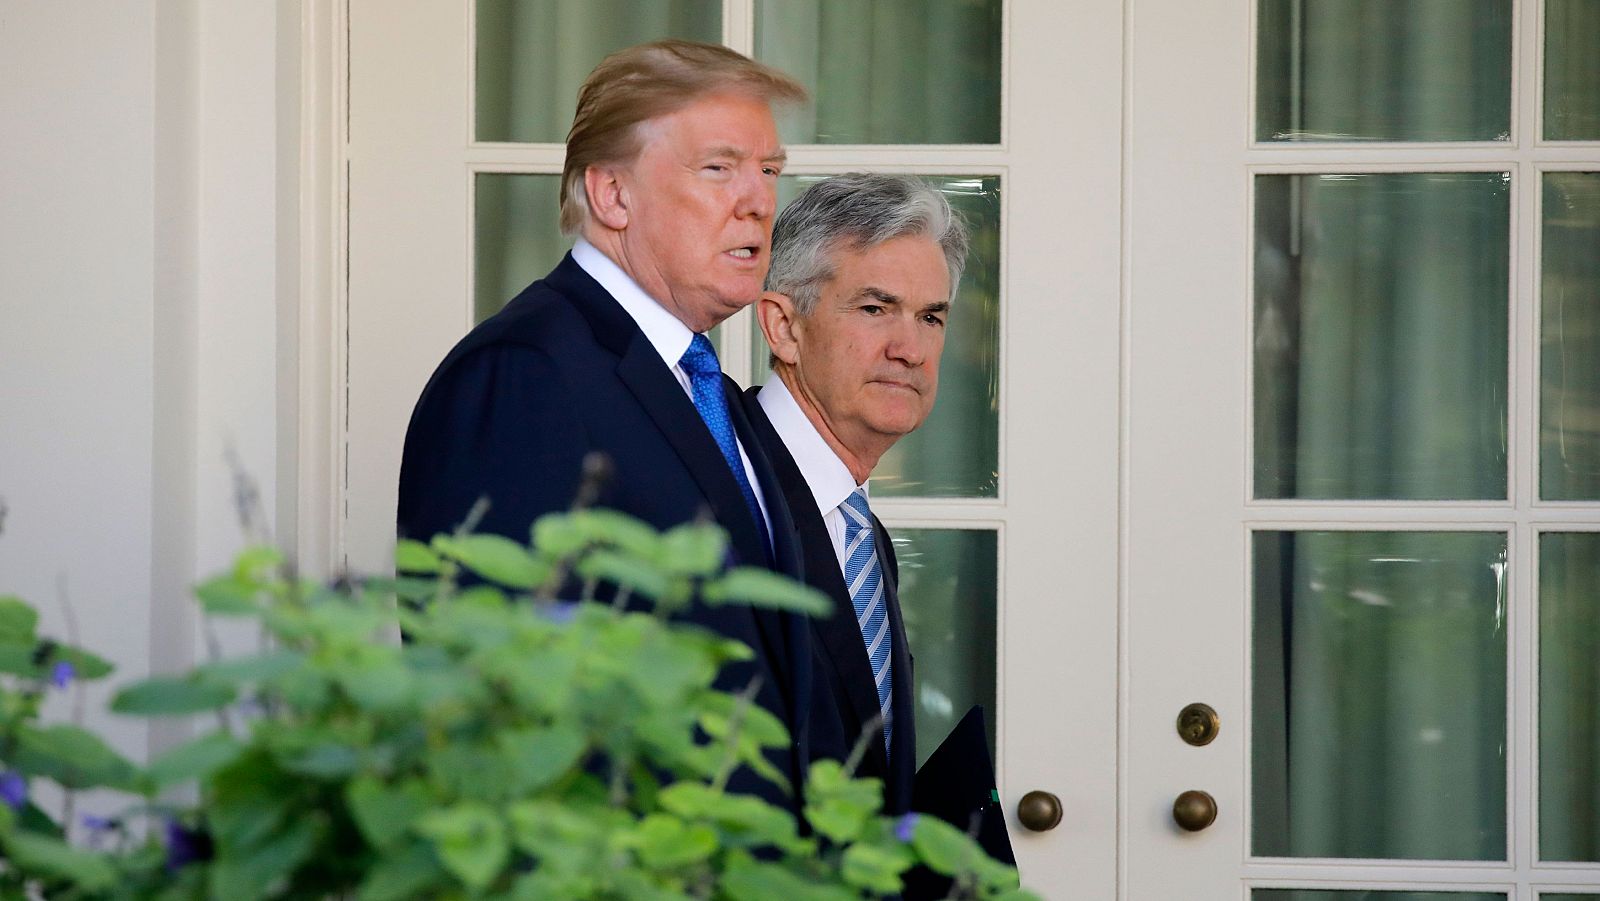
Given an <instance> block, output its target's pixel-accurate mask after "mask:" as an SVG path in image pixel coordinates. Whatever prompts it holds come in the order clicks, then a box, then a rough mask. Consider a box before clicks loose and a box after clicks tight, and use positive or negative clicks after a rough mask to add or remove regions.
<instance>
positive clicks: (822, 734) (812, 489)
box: [745, 173, 968, 813]
mask: <svg viewBox="0 0 1600 901" xmlns="http://www.w3.org/2000/svg"><path fill="white" fill-rule="evenodd" d="M772 241H773V247H772V266H771V268H770V269H769V270H768V272H767V280H766V291H765V292H764V293H763V294H762V295H761V299H760V300H758V301H757V302H756V315H757V317H758V319H759V321H760V323H761V329H762V331H763V332H764V333H765V334H766V337H767V343H768V344H770V345H771V347H772V363H773V373H774V375H775V376H776V377H775V378H773V379H772V380H770V381H769V382H768V383H767V384H766V385H765V386H764V387H762V388H760V389H759V390H757V389H751V391H749V392H747V393H746V394H745V408H746V410H747V411H748V412H749V414H750V418H751V420H752V423H753V425H754V430H755V433H756V435H757V436H758V438H759V439H760V441H761V443H762V446H763V448H764V449H765V451H766V453H767V456H768V457H769V458H770V459H771V461H772V464H773V467H774V469H775V470H776V471H777V475H778V482H779V484H780V485H782V486H783V490H784V493H785V497H786V499H787V501H788V505H789V509H790V514H791V515H792V516H793V518H794V523H795V528H796V530H797V532H798V534H799V537H800V546H801V553H802V556H803V560H804V563H805V574H806V580H807V581H808V582H809V583H810V584H811V585H812V586H813V587H816V588H818V589H819V590H821V591H823V592H824V593H826V594H827V595H829V596H830V597H832V598H833V599H834V601H835V606H836V614H835V616H833V617H832V618H830V619H826V620H823V619H814V620H812V629H813V639H814V640H813V649H814V651H815V657H814V659H815V660H816V667H815V669H816V685H815V687H814V690H813V693H812V697H813V700H814V703H813V706H812V712H811V717H810V722H811V732H810V741H811V752H812V756H813V757H828V758H833V759H837V760H846V759H850V758H851V756H852V752H853V751H854V750H855V748H856V746H857V744H858V742H860V743H862V744H863V745H864V747H862V749H861V750H862V753H861V755H860V757H859V759H860V764H859V768H858V771H857V772H858V773H859V774H861V775H864V776H871V777H876V778H879V779H882V780H883V783H884V789H885V792H884V795H885V797H884V809H885V810H886V811H888V812H890V813H903V812H905V811H906V810H908V809H909V808H910V806H911V794H912V782H913V777H914V776H915V772H916V727H915V723H914V719H913V709H912V707H913V699H912V670H911V654H910V650H909V648H907V646H906V636H905V626H904V624H903V622H902V620H901V616H900V604H899V597H898V592H897V588H898V584H897V583H898V572H897V570H896V565H895V557H894V550H893V547H892V545H891V544H890V542H889V536H888V534H887V532H886V531H885V530H884V528H883V524H882V523H881V522H879V521H878V519H877V517H875V516H873V514H872V511H871V509H870V508H869V506H868V503H867V500H868V488H867V479H868V476H869V475H871V473H872V470H873V468H874V467H875V466H877V464H878V460H879V459H880V458H882V456H883V454H884V452H885V451H887V450H888V449H889V448H890V447H892V446H893V445H894V443H895V442H896V441H897V440H899V439H900V437H901V436H903V435H905V434H907V433H909V432H911V431H912V430H913V429H915V428H917V427H918V426H920V425H921V424H922V422H923V420H924V419H926V418H927V416H928V412H929V411H930V410H931V409H932V408H933V401H934V396H935V394H936V392H937V390H938V386H939V356H940V354H941V352H942V351H943V350H944V339H945V327H946V323H947V321H948V319H949V316H950V302H951V299H952V298H953V297H954V295H955V288H956V285H957V283H958V282H959V281H960V279H961V271H962V268H963V266H964V265H965V263H966V256H967V244H968V239H967V231H966V228H965V227H964V226H963V224H962V222H961V220H960V219H959V218H957V217H956V216H955V215H954V213H953V212H952V211H951V209H950V206H949V203H948V202H947V201H946V200H945V198H944V195H943V194H941V193H940V192H939V191H938V190H936V189H935V188H933V187H932V186H930V185H928V184H927V183H925V182H923V181H922V180H920V179H917V178H913V177H910V176H904V175H872V174H862V173H856V174H851V175H843V176H839V177H837V178H831V179H828V180H826V181H822V182H819V183H817V184H815V185H813V186H812V187H811V188H809V189H808V190H806V192H805V193H804V194H802V195H801V196H800V197H799V198H798V199H797V200H795V201H794V202H793V203H792V204H790V205H789V206H788V207H787V208H786V209H785V210H784V211H783V213H782V214H781V215H779V217H778V220H777V222H776V223H775V224H774V226H773V238H772Z"/></svg>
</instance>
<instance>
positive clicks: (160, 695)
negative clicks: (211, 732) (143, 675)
mask: <svg viewBox="0 0 1600 901" xmlns="http://www.w3.org/2000/svg"><path fill="white" fill-rule="evenodd" d="M233 697H234V689H233V687H232V686H229V685H219V684H217V683H215V682H203V681H201V680H200V679H198V678H196V677H194V676H193V675H189V676H156V677H154V678H151V679H146V680H144V681H143V682H135V683H134V684H132V685H129V686H128V687H126V688H124V689H122V690H121V691H119V692H117V694H116V697H114V698H112V699H111V709H112V710H113V711H116V712H117V713H126V714H131V715H133V716H182V715H185V714H190V713H204V712H206V711H208V710H215V709H217V708H218V707H225V706H227V705H228V704H231V703H233Z"/></svg>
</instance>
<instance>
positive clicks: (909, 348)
mask: <svg viewBox="0 0 1600 901" xmlns="http://www.w3.org/2000/svg"><path fill="white" fill-rule="evenodd" d="M918 326H919V323H918V322H917V321H916V320H915V319H913V318H909V317H908V318H904V319H900V320H897V321H896V322H895V324H894V328H893V330H892V331H891V333H890V335H889V346H888V347H887V348H886V351H887V354H888V357H889V359H891V360H895V361H897V362H900V363H903V364H905V365H906V366H911V367H916V366H921V365H922V364H923V363H924V362H926V361H927V359H928V349H927V347H925V346H924V345H923V342H922V341H921V337H922V336H921V335H919V334H918V332H917V329H918Z"/></svg>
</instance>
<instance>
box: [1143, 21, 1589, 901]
mask: <svg viewBox="0 0 1600 901" xmlns="http://www.w3.org/2000/svg"><path fill="white" fill-rule="evenodd" d="M1128 21H1129V43H1128V46H1129V53H1130V58H1131V60H1132V63H1133V64H1132V66H1131V68H1130V75H1131V77H1130V83H1129V85H1128V91H1127V97H1128V106H1127V115H1128V131H1127V142H1128V143H1127V146H1128V156H1127V171H1126V173H1125V177H1124V180H1125V183H1126V185H1127V195H1126V196H1127V205H1126V208H1125V209H1126V215H1127V223H1128V236H1129V239H1128V241H1129V243H1128V246H1127V259H1128V261H1129V265H1128V270H1127V295H1126V296H1127V299H1128V300H1127V303H1128V307H1127V308H1128V317H1127V333H1126V340H1127V347H1128V358H1127V362H1126V373H1127V408H1126V431H1125V436H1126V444H1125V447H1124V460H1125V470H1124V472H1125V490H1126V506H1125V508H1124V521H1123V534H1124V541H1125V553H1126V558H1125V565H1126V582H1125V584H1124V588H1123V591H1124V595H1123V597H1124V604H1125V610H1126V620H1125V622H1126V632H1125V635H1124V640H1125V651H1124V657H1123V660H1122V674H1123V680H1124V681H1123V686H1122V698H1123V717H1124V719H1123V727H1122V739H1123V754H1122V771H1121V780H1122V784H1123V793H1122V804H1121V829H1122V832H1123V835H1124V844H1123V848H1124V854H1123V859H1122V879H1121V883H1120V885H1121V892H1122V895H1121V896H1122V897H1125V898H1129V899H1138V901H1155V899H1176V898H1194V899H1208V901H1209V899H1219V901H1220V899H1241V901H1244V899H1253V901H1357V899H1360V901H1369V899H1370V901H1488V899H1516V901H1535V899H1536V898H1543V899H1545V901H1557V899H1560V901H1576V899H1579V898H1592V897H1596V896H1600V866H1597V862H1600V844H1597V842H1596V836H1597V832H1596V830H1595V828H1594V825H1595V824H1594V819H1595V810H1596V803H1595V802H1596V792H1597V785H1596V782H1595V773H1596V769H1595V765H1594V762H1595V759H1596V757H1597V756H1600V747H1597V745H1596V730H1595V720H1596V717H1597V715H1600V704H1597V703H1596V696H1595V694H1594V691H1595V684H1596V683H1595V672H1594V666H1595V663H1594V661H1595V655H1594V642H1595V637H1596V629H1597V618H1596V608H1597V605H1600V533H1597V529H1600V504H1597V503H1596V502H1597V501H1600V481H1597V480H1596V477H1595V474H1596V472H1597V471H1600V455H1597V454H1596V449H1597V444H1596V437H1597V435H1600V432H1597V431H1596V429H1597V426H1600V423H1597V420H1596V419H1595V413H1596V412H1597V410H1600V392H1597V390H1596V379H1595V376H1594V372H1595V371H1596V369H1597V367H1600V356H1596V353H1595V351H1596V341H1595V326H1596V323H1597V321H1600V281H1597V279H1596V275H1597V271H1600V270H1597V266H1596V262H1595V261H1596V259H1597V257H1600V203H1597V201H1596V198H1597V197H1600V180H1597V179H1600V175H1597V174H1596V172H1595V171H1594V170H1596V169H1600V144H1597V143H1596V142H1597V141H1600V117H1596V116H1594V112H1593V111H1594V110H1595V109H1596V108H1597V100H1600V78H1594V77H1593V75H1592V73H1593V72H1594V69H1593V68H1592V67H1590V68H1588V69H1583V71H1586V72H1590V73H1591V75H1590V76H1589V78H1590V79H1591V80H1590V81H1588V82H1587V83H1574V82H1572V80H1571V73H1572V72H1573V71H1575V69H1574V59H1575V56H1574V54H1575V53H1583V54H1592V50H1593V47H1594V45H1595V37H1594V35H1595V34H1596V32H1595V31H1594V30H1593V29H1594V28H1595V27H1600V18H1596V5H1595V4H1592V3H1591V4H1588V5H1587V6H1586V7H1585V6H1584V5H1583V4H1572V3H1566V2H1562V0H1547V2H1544V3H1540V2H1532V0H1527V2H1523V0H1518V2H1511V0H1481V2H1479V0H1458V2H1432V0H1389V2H1362V0H1227V2H1222V3H1208V4H1194V3H1185V2H1178V0H1137V2H1133V3H1130V4H1129V20H1128ZM1579 23H1588V25H1587V26H1585V27H1577V25H1578V24H1579ZM1575 48H1585V49H1582V50H1579V49H1575ZM1584 65H1587V63H1585V64H1584ZM1585 109H1586V110H1589V112H1588V113H1584V114H1582V115H1583V116H1587V117H1588V118H1583V119H1582V122H1581V124H1580V123H1579V122H1578V119H1577V118H1575V115H1577V114H1576V112H1575V111H1577V110H1585ZM1194 702H1201V703H1205V704H1208V705H1210V706H1211V707H1212V708H1214V709H1215V710H1216V711H1217V713H1218V715H1219V723H1220V727H1219V729H1218V731H1217V732H1216V736H1215V740H1214V741H1211V742H1210V743H1209V744H1203V745H1198V746H1197V745H1191V744H1190V743H1188V742H1186V741H1185V740H1184V738H1183V737H1182V736H1180V730H1179V729H1178V728H1177V721H1178V717H1179V713H1180V711H1181V710H1183V709H1184V708H1185V707H1186V706H1187V705H1189V704H1191V703H1194ZM1186 792H1203V793H1204V794H1205V795H1206V796H1208V797H1209V799H1210V800H1211V801H1212V802H1214V808H1215V819H1214V822H1211V823H1210V825H1204V823H1205V821H1206V819H1207V818H1208V816H1209V815H1210V813H1211V809H1210V808H1211V807H1212V806H1213V805H1211V804H1208V803H1206V798H1205V797H1201V796H1200V795H1198V794H1190V795H1189V796H1188V798H1187V799H1186V800H1187V801H1188V802H1189V807H1188V810H1187V817H1189V818H1191V822H1190V825H1191V826H1203V828H1200V829H1198V830H1197V831H1192V832H1191V831H1186V830H1185V829H1184V828H1180V827H1179V825H1178V824H1177V823H1176V822H1175V819H1176V817H1175V813H1174V803H1175V801H1176V800H1177V799H1178V798H1179V797H1180V796H1182V795H1184V793H1186Z"/></svg>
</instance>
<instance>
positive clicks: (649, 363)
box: [617, 332, 767, 566]
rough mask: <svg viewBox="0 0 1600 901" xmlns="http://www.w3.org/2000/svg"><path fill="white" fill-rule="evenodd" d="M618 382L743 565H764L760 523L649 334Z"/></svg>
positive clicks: (632, 350)
mask: <svg viewBox="0 0 1600 901" xmlns="http://www.w3.org/2000/svg"><path fill="white" fill-rule="evenodd" d="M617 376H618V377H619V378H621V379H622V383H623V384H625V385H627V386H628V390H629V391H631V392H633V396H634V397H636V398H638V399H639V405H640V406H642V407H644V410H645V412H646V413H648V414H649V415H650V418H651V419H653V420H655V424H656V428H657V429H658V430H660V432H661V435H662V437H663V438H665V439H666V440H667V443H668V444H670V445H672V449H673V450H674V451H676V452H677V454H678V458H679V459H681V460H682V461H683V465H684V468H685V469H687V470H689V474H690V475H691V476H693V477H694V480H695V482H696V483H697V484H698V485H699V486H700V491H701V492H702V493H703V494H705V496H706V501H707V502H708V503H709V504H710V505H711V513H712V515H713V516H714V517H715V518H716V520H717V522H719V523H722V525H723V526H724V527H725V528H726V529H727V530H728V533H729V538H730V540H731V541H732V542H733V548H734V552H735V553H736V554H737V556H738V560H739V562H741V563H745V564H749V565H751V566H762V565H764V564H765V563H766V559H767V552H766V549H765V548H764V547H762V543H763V542H762V539H761V533H760V532H758V531H756V524H755V520H753V519H751V518H750V508H749V506H747V505H746V504H745V502H744V494H743V493H742V492H740V490H739V483H738V482H735V481H734V480H733V473H732V472H730V471H729V470H728V462H727V461H726V460H725V459H723V457H722V451H721V450H719V449H718V448H717V442H716V441H715V439H713V438H712V437H711V432H710V431H709V430H707V429H706V427H705V423H704V422H703V421H702V420H701V419H700V411H698V410H696V409H695V408H694V403H693V402H692V401H690V400H689V395H688V394H686V393H684V390H683V386H682V385H681V384H679V383H678V380H677V379H676V378H674V377H673V375H672V372H671V371H670V370H669V369H667V367H666V364H665V363H663V362H662V360H661V355H660V354H658V353H656V349H655V347H654V346H653V345H651V343H650V341H649V339H647V338H646V337H645V336H644V333H642V332H638V333H637V336H636V337H635V339H634V340H633V342H632V343H631V344H630V345H629V347H628V350H627V352H626V353H625V354H623V357H622V360H621V361H619V362H618V363H617Z"/></svg>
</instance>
